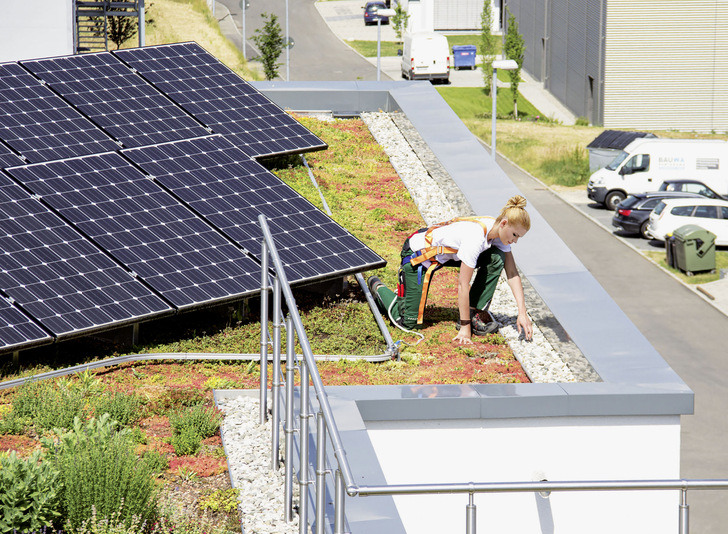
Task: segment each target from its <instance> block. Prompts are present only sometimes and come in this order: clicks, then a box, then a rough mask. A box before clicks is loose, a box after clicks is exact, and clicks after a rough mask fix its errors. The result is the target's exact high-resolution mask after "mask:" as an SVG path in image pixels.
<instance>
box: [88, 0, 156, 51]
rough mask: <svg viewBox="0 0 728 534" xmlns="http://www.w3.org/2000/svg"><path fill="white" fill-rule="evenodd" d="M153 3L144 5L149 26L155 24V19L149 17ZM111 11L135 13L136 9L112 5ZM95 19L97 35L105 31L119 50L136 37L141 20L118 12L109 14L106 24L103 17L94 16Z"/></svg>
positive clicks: (145, 17)
mask: <svg viewBox="0 0 728 534" xmlns="http://www.w3.org/2000/svg"><path fill="white" fill-rule="evenodd" d="M153 5H154V4H148V5H146V6H145V7H144V19H145V21H146V25H147V27H148V26H151V25H152V24H154V19H152V18H150V17H149V9H150V8H151V7H152V6H153ZM109 11H110V12H111V11H113V12H114V13H119V12H121V13H128V12H132V13H133V12H134V9H133V8H126V7H111V8H109ZM93 20H94V21H95V24H96V35H103V34H104V31H105V32H106V36H107V38H108V39H109V41H111V42H112V43H114V44H115V45H116V49H117V50H118V49H119V48H121V45H122V44H124V43H125V42H126V41H128V40H129V39H131V38H132V37H134V36H135V35H136V34H137V32H138V31H139V21H138V19H137V17H132V16H126V15H116V14H113V15H108V16H107V17H106V25H104V20H103V18H101V17H93ZM104 26H105V27H104Z"/></svg>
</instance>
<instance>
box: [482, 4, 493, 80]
mask: <svg viewBox="0 0 728 534" xmlns="http://www.w3.org/2000/svg"><path fill="white" fill-rule="evenodd" d="M480 28H481V33H480V56H481V58H482V66H483V81H484V82H485V90H486V92H488V93H490V92H491V88H490V84H491V82H492V81H493V60H494V59H495V46H496V38H495V35H493V33H492V30H493V6H492V4H491V1H490V0H485V1H484V2H483V12H482V13H481V14H480Z"/></svg>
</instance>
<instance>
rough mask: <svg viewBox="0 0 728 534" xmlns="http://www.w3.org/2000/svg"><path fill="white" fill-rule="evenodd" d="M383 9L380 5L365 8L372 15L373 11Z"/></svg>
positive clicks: (370, 5)
mask: <svg viewBox="0 0 728 534" xmlns="http://www.w3.org/2000/svg"><path fill="white" fill-rule="evenodd" d="M383 7H384V6H383V5H380V4H369V5H368V6H367V11H368V12H369V13H374V12H375V11H377V10H378V9H380V8H383Z"/></svg>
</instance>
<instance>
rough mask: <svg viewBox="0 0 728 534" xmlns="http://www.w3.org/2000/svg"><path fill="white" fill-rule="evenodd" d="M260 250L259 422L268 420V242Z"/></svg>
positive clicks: (262, 422) (263, 422) (264, 242)
mask: <svg viewBox="0 0 728 534" xmlns="http://www.w3.org/2000/svg"><path fill="white" fill-rule="evenodd" d="M260 248H261V251H260V258H261V261H260V272H261V275H260V278H261V280H260V424H261V425H262V424H265V422H266V421H267V420H268V289H269V286H268V260H269V258H268V243H266V241H265V239H263V244H262V245H261V247H260Z"/></svg>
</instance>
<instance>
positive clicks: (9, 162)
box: [0, 142, 26, 168]
mask: <svg viewBox="0 0 728 534" xmlns="http://www.w3.org/2000/svg"><path fill="white" fill-rule="evenodd" d="M23 163H26V162H25V161H23V158H21V157H20V156H18V155H17V154H16V153H15V152H13V151H12V150H11V149H10V148H9V147H8V146H7V145H6V144H5V143H2V142H0V167H2V168H5V167H13V166H15V165H22V164H23Z"/></svg>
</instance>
